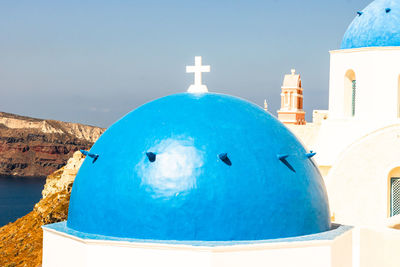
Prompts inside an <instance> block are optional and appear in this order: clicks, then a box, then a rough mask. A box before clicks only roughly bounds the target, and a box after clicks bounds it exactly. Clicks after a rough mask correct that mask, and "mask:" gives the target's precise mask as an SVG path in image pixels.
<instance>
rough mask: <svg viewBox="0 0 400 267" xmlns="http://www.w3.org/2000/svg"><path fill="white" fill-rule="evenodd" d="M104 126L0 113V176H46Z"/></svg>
mask: <svg viewBox="0 0 400 267" xmlns="http://www.w3.org/2000/svg"><path fill="white" fill-rule="evenodd" d="M103 132H104V129H102V128H98V127H94V126H88V125H83V124H78V123H69V122H61V121H54V120H42V119H34V118H29V117H23V116H18V115H14V114H9V113H4V112H0V175H15V176H47V175H49V174H50V173H52V172H54V171H55V170H57V169H59V168H61V167H62V166H64V165H65V164H66V163H67V160H68V159H69V158H70V157H71V156H72V154H73V153H74V152H75V151H77V150H79V149H85V150H87V149H89V148H90V147H91V146H92V145H93V143H94V142H95V141H96V140H97V139H98V138H99V136H100V135H101V134H102V133H103Z"/></svg>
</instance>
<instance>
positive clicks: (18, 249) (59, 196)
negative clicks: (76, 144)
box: [0, 151, 84, 267]
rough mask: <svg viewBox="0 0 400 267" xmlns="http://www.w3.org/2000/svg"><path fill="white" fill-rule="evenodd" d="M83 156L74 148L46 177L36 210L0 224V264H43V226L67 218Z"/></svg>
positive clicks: (16, 265)
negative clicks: (59, 167) (5, 223)
mask: <svg viewBox="0 0 400 267" xmlns="http://www.w3.org/2000/svg"><path fill="white" fill-rule="evenodd" d="M83 160H84V156H83V155H82V154H81V153H80V152H79V151H77V152H75V153H74V154H73V157H72V158H71V159H69V160H68V163H67V165H65V166H64V167H62V168H61V169H59V170H57V171H55V172H54V173H52V174H51V175H49V176H48V177H47V179H46V184H45V186H44V189H43V192H42V196H43V198H42V199H41V200H40V201H39V202H38V203H37V204H36V205H35V207H34V209H33V211H32V212H30V213H28V214H27V215H25V216H24V217H22V218H20V219H18V220H17V221H15V222H13V223H9V224H7V225H6V226H3V227H2V228H0V266H5V267H19V266H24V267H25V266H29V267H37V266H40V265H41V262H42V238H43V233H42V229H41V226H42V225H45V224H49V223H55V222H60V221H64V220H66V219H67V216H68V205H69V198H70V194H71V188H72V184H73V182H74V179H75V176H76V173H77V172H78V170H79V167H80V166H81V164H82V163H83Z"/></svg>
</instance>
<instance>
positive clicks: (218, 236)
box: [67, 93, 330, 241]
mask: <svg viewBox="0 0 400 267" xmlns="http://www.w3.org/2000/svg"><path fill="white" fill-rule="evenodd" d="M90 152H91V153H93V154H98V155H99V158H98V160H97V161H96V162H95V163H93V162H92V160H91V159H86V160H85V162H84V163H83V165H82V167H81V169H80V170H79V173H78V175H77V177H76V179H75V182H74V185H73V188H72V194H71V201H70V206H69V216H68V223H67V224H68V227H69V228H71V229H73V230H77V231H80V232H84V233H91V234H98V235H104V236H112V237H122V238H135V239H149V240H180V241H184V240H192V241H239V240H263V239H271V238H283V237H293V236H300V235H307V234H313V233H319V232H323V231H328V230H329V229H330V214H329V206H328V200H327V195H326V190H325V186H324V183H323V180H322V178H321V176H320V174H319V171H318V169H317V168H316V167H315V165H314V162H313V161H312V160H311V159H309V158H307V155H306V154H307V151H305V149H304V148H303V146H302V145H301V144H300V142H299V141H298V140H297V139H296V138H295V136H294V135H293V134H292V133H291V132H290V131H289V130H288V129H287V128H286V127H285V126H283V124H281V123H280V122H279V121H278V120H276V119H275V118H274V117H273V116H271V115H270V114H269V113H266V112H265V111H264V110H263V109H261V108H260V107H258V106H257V105H254V104H252V103H249V102H247V101H244V100H242V99H239V98H235V97H231V96H226V95H220V94H211V93H207V94H200V95H199V94H197V95H196V94H188V93H184V94H176V95H171V96H167V97H164V98H161V99H158V100H155V101H152V102H150V103H147V104H145V105H143V106H141V107H139V108H138V109H136V110H134V111H132V112H131V113H129V114H128V115H126V116H125V117H123V118H122V119H121V120H119V121H118V122H116V123H115V124H114V125H112V126H111V127H110V128H109V129H108V130H107V131H106V132H105V133H104V134H103V135H102V136H101V137H100V139H99V140H98V141H97V142H96V143H95V144H94V146H93V147H92V149H91V151H90ZM148 152H151V153H154V154H155V155H156V157H155V161H153V162H151V161H150V160H149V158H148V156H147V153H148ZM224 153H226V154H227V157H228V158H229V161H230V164H227V163H226V162H224V161H223V160H222V159H221V158H220V155H221V154H224ZM278 154H287V155H289V156H288V157H287V158H286V160H287V162H288V163H289V164H290V166H291V167H292V169H293V170H292V169H290V168H288V166H287V165H285V164H283V163H282V162H281V161H280V160H279V159H278V157H277V155H278ZM223 158H224V157H223Z"/></svg>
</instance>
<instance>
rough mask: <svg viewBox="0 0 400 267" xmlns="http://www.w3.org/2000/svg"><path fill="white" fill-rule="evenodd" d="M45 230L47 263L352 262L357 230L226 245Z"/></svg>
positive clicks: (254, 266)
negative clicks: (88, 236)
mask: <svg viewBox="0 0 400 267" xmlns="http://www.w3.org/2000/svg"><path fill="white" fill-rule="evenodd" d="M43 231H44V235H43V244H44V249H43V267H66V266H74V267H80V266H85V267H94V266H96V267H102V266H141V267H159V266H163V267H187V266H191V267H200V266H201V267H208V266H215V267H217V266H218V267H220V266H229V267H265V266H280V267H293V266H307V267H347V266H349V267H350V266H351V262H352V260H351V239H349V238H348V236H351V231H348V232H347V233H345V234H343V235H341V236H339V237H338V238H336V239H335V240H332V241H331V240H321V241H301V242H288V243H285V242H281V243H265V244H257V245H240V246H223V247H196V246H182V245H163V244H145V243H143V244H142V243H131V242H118V241H102V240H82V239H79V238H76V237H73V236H70V235H66V234H64V233H60V232H57V231H55V230H51V229H47V228H44V229H43ZM332 255H335V257H336V259H333V258H332Z"/></svg>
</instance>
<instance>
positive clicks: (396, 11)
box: [341, 0, 400, 49]
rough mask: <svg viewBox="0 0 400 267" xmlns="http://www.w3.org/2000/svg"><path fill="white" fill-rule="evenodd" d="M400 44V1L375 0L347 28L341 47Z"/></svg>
mask: <svg viewBox="0 0 400 267" xmlns="http://www.w3.org/2000/svg"><path fill="white" fill-rule="evenodd" d="M377 46H400V1H399V0H395V1H394V0H376V1H374V2H372V3H371V4H370V5H369V6H367V7H366V8H365V9H364V10H363V11H362V12H359V14H358V15H357V17H356V18H355V19H354V20H353V22H352V23H351V24H350V26H349V28H348V29H347V31H346V33H345V35H344V37H343V41H342V45H341V49H349V48H360V47H377Z"/></svg>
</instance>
